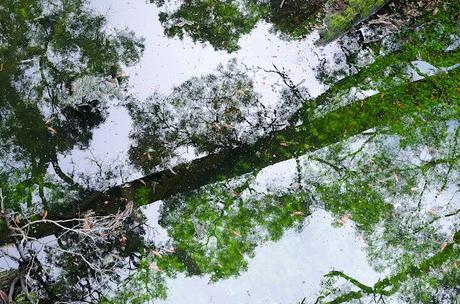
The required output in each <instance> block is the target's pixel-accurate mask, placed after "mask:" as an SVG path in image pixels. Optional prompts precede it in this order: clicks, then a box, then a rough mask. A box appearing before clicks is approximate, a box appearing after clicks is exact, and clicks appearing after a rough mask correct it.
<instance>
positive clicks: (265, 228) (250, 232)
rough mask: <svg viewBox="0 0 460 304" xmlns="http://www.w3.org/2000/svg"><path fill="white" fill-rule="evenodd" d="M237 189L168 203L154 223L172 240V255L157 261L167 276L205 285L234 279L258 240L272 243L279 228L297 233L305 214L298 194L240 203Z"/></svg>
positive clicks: (208, 191) (220, 188) (205, 192)
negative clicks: (204, 278)
mask: <svg viewBox="0 0 460 304" xmlns="http://www.w3.org/2000/svg"><path fill="white" fill-rule="evenodd" d="M237 191H239V190H238V189H232V188H226V187H223V186H214V187H207V188H206V189H202V190H201V191H199V192H197V193H193V194H191V195H188V196H186V197H183V196H178V197H175V198H172V199H170V200H168V201H167V202H166V203H165V206H164V208H163V210H162V218H161V220H160V223H161V225H162V226H164V227H165V228H166V229H167V230H168V234H169V236H170V237H171V238H172V240H173V245H174V248H175V254H174V255H169V256H167V257H166V258H164V259H160V260H159V263H158V266H159V267H160V268H161V269H162V270H164V271H167V272H168V273H175V272H177V271H179V272H182V271H185V272H186V273H187V274H188V275H203V274H207V275H209V276H210V277H211V280H219V279H224V278H228V277H231V276H236V275H238V274H240V272H241V271H244V270H246V268H247V261H246V258H247V257H251V256H253V254H254V250H255V248H256V247H257V246H258V245H260V244H261V243H262V242H264V241H268V240H271V241H276V240H278V239H280V238H281V236H282V235H283V232H284V230H285V229H288V228H292V227H297V228H301V227H302V224H303V219H304V216H305V215H307V214H308V213H309V202H308V198H307V197H306V196H304V195H301V194H298V195H297V194H295V195H293V194H289V193H284V194H283V193H280V194H268V195H266V194H264V195H254V194H252V195H250V196H249V197H248V198H243V196H241V193H239V192H237Z"/></svg>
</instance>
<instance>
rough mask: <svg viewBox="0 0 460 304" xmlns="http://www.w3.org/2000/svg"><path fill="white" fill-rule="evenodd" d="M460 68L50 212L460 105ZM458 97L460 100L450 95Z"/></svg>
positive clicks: (164, 193)
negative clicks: (436, 108)
mask: <svg viewBox="0 0 460 304" xmlns="http://www.w3.org/2000/svg"><path fill="white" fill-rule="evenodd" d="M459 70H460V69H455V70H452V71H450V72H449V73H442V74H439V75H436V76H432V77H429V78H426V79H423V80H420V81H417V82H414V83H408V84H405V85H402V86H400V87H396V88H393V89H392V90H390V91H388V92H383V93H381V94H378V95H374V96H371V97H368V98H366V99H365V100H363V101H361V102H355V103H352V104H349V105H347V106H345V107H342V108H340V109H338V110H336V111H333V112H330V113H327V114H326V115H324V116H322V117H319V118H316V119H313V120H311V121H308V120H307V121H306V122H305V123H304V124H302V125H300V126H298V127H288V128H285V129H283V130H280V131H277V132H273V133H271V134H269V135H268V136H267V137H265V138H262V139H260V140H258V141H257V142H255V143H253V144H247V145H243V146H240V147H237V148H234V149H231V150H224V151H221V152H219V153H216V154H211V155H209V156H206V157H203V158H200V159H196V160H194V161H192V162H190V163H187V164H181V165H178V166H176V167H174V168H173V169H171V170H163V171H160V172H156V173H153V174H150V175H147V176H145V177H143V178H141V179H137V180H133V181H131V182H128V183H125V184H122V185H118V186H115V187H113V188H111V189H109V190H108V191H106V192H92V193H88V194H87V195H86V196H85V197H84V198H83V199H82V200H80V201H78V202H75V203H73V204H69V205H68V207H67V208H65V207H62V206H57V207H56V208H55V209H51V210H49V212H48V218H50V219H55V220H56V219H71V218H75V217H78V216H79V215H80V214H81V213H82V212H85V211H88V210H93V211H94V212H95V213H96V214H110V213H116V212H117V211H118V210H119V209H123V208H124V205H125V204H126V202H128V201H133V202H134V203H135V204H136V205H138V206H139V205H145V204H149V203H151V202H153V201H156V200H161V199H165V198H167V197H169V196H171V195H174V194H177V193H181V192H186V191H190V190H193V189H197V188H199V187H201V186H204V185H207V184H209V183H213V182H216V181H221V180H226V179H228V178H231V177H235V176H239V175H242V174H245V173H249V172H254V171H257V170H259V169H261V168H264V167H266V166H269V165H272V164H275V163H278V162H280V161H284V160H287V159H291V158H293V157H296V156H300V155H302V154H305V153H307V152H309V151H314V150H317V149H320V148H322V147H325V146H328V145H331V144H333V143H337V142H340V141H343V140H345V139H347V138H349V137H351V136H354V135H357V134H359V133H361V132H363V131H365V130H368V129H370V128H376V127H381V126H387V125H389V124H391V123H392V122H397V121H399V120H400V118H401V117H403V116H405V115H407V114H410V113H413V112H417V111H423V110H425V109H427V108H429V107H430V106H433V104H435V102H433V100H435V101H436V102H439V103H448V102H453V103H454V104H458V103H459V100H458V92H457V88H456V86H455V85H453V84H455V83H459V80H460V71H459ZM452 96H453V98H455V100H453V101H452V100H449V99H451V98H452ZM55 232H56V227H55V226H52V225H47V224H43V225H40V226H38V227H35V229H34V231H33V232H32V236H34V237H43V236H46V235H50V234H53V233H55ZM10 242H11V240H10V239H9V237H8V234H7V231H6V229H5V227H4V223H0V245H3V244H7V243H10Z"/></svg>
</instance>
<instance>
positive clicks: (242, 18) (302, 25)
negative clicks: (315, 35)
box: [151, 0, 324, 52]
mask: <svg viewBox="0 0 460 304" xmlns="http://www.w3.org/2000/svg"><path fill="white" fill-rule="evenodd" d="M151 2H154V3H156V4H158V5H161V6H162V5H164V3H165V1H158V0H151ZM166 2H167V1H166ZM323 2H324V1H322V0H309V1H297V0H296V1H281V0H271V1H255V0H244V1H233V0H226V1H214V0H205V1H203V0H194V1H182V2H181V4H180V5H179V7H178V8H175V9H174V10H173V11H168V9H165V10H164V11H163V12H162V13H160V15H159V17H160V21H161V23H162V24H163V26H164V27H165V33H166V34H167V35H168V36H170V37H179V38H183V36H184V34H187V35H189V36H190V37H191V38H192V39H193V40H194V41H199V42H209V43H210V44H211V45H212V46H213V47H214V48H216V49H218V50H227V51H229V52H233V51H236V50H237V49H238V41H239V39H240V38H241V36H243V35H245V34H248V33H249V32H251V30H252V29H253V28H254V27H255V25H256V24H257V22H259V21H261V20H265V21H267V22H270V23H273V25H274V26H273V28H274V29H275V30H277V31H280V32H281V33H282V34H283V36H286V37H293V38H298V37H301V36H303V35H305V34H306V33H308V32H309V31H310V29H311V26H312V25H313V24H314V23H316V20H317V16H316V14H317V13H318V12H319V11H320V10H321V8H322V4H323Z"/></svg>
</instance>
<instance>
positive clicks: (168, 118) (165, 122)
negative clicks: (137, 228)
mask: <svg viewBox="0 0 460 304" xmlns="http://www.w3.org/2000/svg"><path fill="white" fill-rule="evenodd" d="M259 98H260V96H259V94H257V93H256V92H255V91H254V87H253V82H252V80H251V79H250V78H249V77H248V76H247V74H246V73H245V72H244V71H242V70H241V68H240V67H239V66H238V64H237V63H236V61H234V60H233V61H230V63H229V64H228V66H227V67H225V68H224V67H222V66H219V67H218V70H217V73H216V74H209V75H206V76H202V77H199V78H198V77H193V78H192V79H190V80H188V81H186V82H184V83H183V84H181V85H180V86H179V87H176V88H174V89H173V92H172V93H171V94H170V95H168V96H161V95H159V94H157V95H154V96H153V97H151V98H150V100H149V102H147V103H146V104H144V105H138V104H131V105H130V106H129V107H130V110H131V116H132V117H133V120H134V122H135V125H134V131H133V132H132V137H133V138H134V139H135V144H134V146H133V147H132V148H131V149H130V156H131V160H132V161H133V162H134V163H135V164H137V165H138V166H140V167H141V168H143V169H144V170H145V171H150V170H151V169H152V168H154V167H155V166H157V165H159V164H162V163H165V162H166V161H168V160H169V159H171V158H173V157H174V156H176V153H177V150H178V149H179V148H193V149H195V150H196V152H198V153H203V152H207V153H214V152H216V151H219V150H223V149H231V148H234V147H237V146H240V145H241V144H244V143H248V142H253V141H254V140H255V139H256V138H257V137H258V136H260V135H263V134H266V133H267V132H270V131H273V130H275V129H277V128H279V127H280V126H283V124H284V123H285V122H286V119H287V118H288V117H289V114H290V113H292V112H293V111H294V110H295V108H296V105H295V104H294V102H297V103H299V102H300V100H295V99H293V98H291V99H289V98H286V104H283V105H282V106H280V107H278V108H277V109H270V108H267V107H265V106H264V105H263V104H262V103H261V102H260V100H259Z"/></svg>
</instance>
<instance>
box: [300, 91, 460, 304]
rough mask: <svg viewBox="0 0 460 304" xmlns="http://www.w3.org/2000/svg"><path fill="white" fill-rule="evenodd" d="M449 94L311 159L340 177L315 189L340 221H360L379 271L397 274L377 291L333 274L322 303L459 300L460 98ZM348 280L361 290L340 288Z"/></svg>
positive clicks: (323, 294) (329, 179)
mask: <svg viewBox="0 0 460 304" xmlns="http://www.w3.org/2000/svg"><path fill="white" fill-rule="evenodd" d="M444 93H445V91H443V92H442V93H441V92H439V95H438V97H437V98H435V97H434V95H432V93H430V94H429V95H430V96H429V97H428V98H430V99H432V100H437V101H436V103H435V104H432V106H428V107H425V108H424V109H423V111H419V112H418V113H412V114H408V115H406V116H405V117H404V118H403V119H402V120H401V122H393V123H391V124H389V125H387V126H386V127H385V128H376V129H374V130H372V132H367V133H366V134H365V135H362V136H361V137H358V139H357V140H356V141H355V142H353V143H351V144H350V143H341V144H338V145H335V146H334V147H331V148H329V149H327V150H326V151H323V152H321V153H318V154H319V155H317V156H315V157H311V160H313V161H318V162H320V163H321V164H323V165H324V166H325V167H326V168H329V169H330V170H332V172H334V174H333V175H335V178H330V176H331V175H330V172H331V171H328V173H327V174H326V176H328V177H329V178H328V180H327V182H325V183H322V184H321V185H320V186H319V187H316V188H315V189H314V191H317V193H318V196H319V197H320V198H321V201H323V203H324V208H326V209H327V210H329V211H331V212H332V213H334V214H335V215H336V216H337V217H338V222H339V223H340V224H345V223H346V222H347V221H348V220H351V221H354V222H355V223H356V227H357V229H358V232H359V233H360V234H361V237H362V238H363V240H365V241H366V243H367V245H368V248H367V251H368V256H369V259H370V261H371V263H372V264H373V266H374V268H375V269H376V270H377V271H390V276H388V278H386V279H384V280H382V281H380V282H378V283H376V284H375V285H374V286H367V285H364V284H362V283H360V282H359V281H357V280H355V279H354V278H351V277H349V276H347V275H346V274H345V273H343V272H340V271H333V272H331V273H329V274H328V275H327V276H326V277H325V279H326V280H325V282H324V283H325V285H324V289H323V292H322V294H321V295H320V297H319V299H318V301H319V303H348V302H352V301H353V300H356V299H363V300H364V301H367V300H368V301H369V302H371V301H372V298H373V299H374V300H375V301H376V303H379V302H381V301H383V300H384V299H385V298H386V297H395V298H397V299H399V300H401V301H405V302H404V303H444V302H443V301H446V303H454V302H455V301H458V295H459V293H458V288H459V286H458V280H457V278H458V276H459V275H460V274H459V271H458V267H455V261H456V260H457V259H458V256H459V252H458V232H457V231H458V229H459V227H458V223H459V215H460V212H459V209H458V206H456V204H455V199H456V198H458V192H459V191H460V190H459V187H458V185H459V182H460V175H459V172H460V150H459V145H458V143H459V141H460V137H459V136H460V129H459V127H458V122H457V121H456V122H454V121H453V120H455V119H456V118H455V114H454V113H457V112H458V103H456V102H454V103H452V101H453V100H456V98H455V97H453V95H448V94H444ZM452 98H453V99H452ZM430 104H431V102H430ZM422 121H423V124H422V123H421V122H422ZM350 147H352V148H350ZM308 171H309V170H308V169H307V170H306V172H308ZM314 182H315V183H321V182H319V181H318V180H315V181H314ZM307 184H309V183H308V182H307ZM442 197H444V198H442ZM449 265H450V266H449ZM342 283H346V284H347V286H348V287H347V288H351V290H356V289H358V290H357V291H350V292H346V291H343V288H338V287H337V286H339V285H338V284H342ZM382 303H383V302H382Z"/></svg>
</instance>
